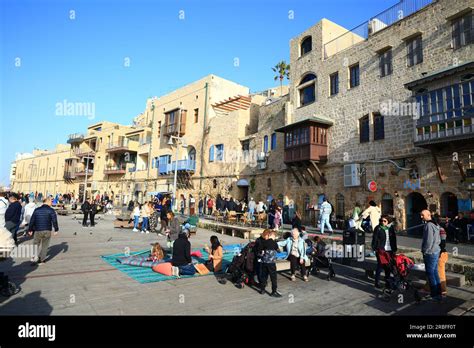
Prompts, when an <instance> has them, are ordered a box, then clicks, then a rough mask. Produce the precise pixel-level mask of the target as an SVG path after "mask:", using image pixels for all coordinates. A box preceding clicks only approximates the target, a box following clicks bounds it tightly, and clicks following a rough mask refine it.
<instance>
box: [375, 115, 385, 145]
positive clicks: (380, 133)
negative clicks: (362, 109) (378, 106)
mask: <svg viewBox="0 0 474 348" xmlns="http://www.w3.org/2000/svg"><path fill="white" fill-rule="evenodd" d="M384 138H385V125H384V117H383V115H380V114H379V113H374V140H382V139H384Z"/></svg>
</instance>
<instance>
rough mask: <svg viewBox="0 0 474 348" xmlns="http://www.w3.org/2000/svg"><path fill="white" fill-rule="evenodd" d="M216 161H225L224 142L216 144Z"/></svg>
mask: <svg viewBox="0 0 474 348" xmlns="http://www.w3.org/2000/svg"><path fill="white" fill-rule="evenodd" d="M216 161H217V162H222V161H224V144H219V145H216Z"/></svg>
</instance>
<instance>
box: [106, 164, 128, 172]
mask: <svg viewBox="0 0 474 348" xmlns="http://www.w3.org/2000/svg"><path fill="white" fill-rule="evenodd" d="M126 172H127V165H126V164H125V163H122V164H119V165H112V166H107V167H105V169H104V174H107V175H114V174H118V175H122V174H125V173H126Z"/></svg>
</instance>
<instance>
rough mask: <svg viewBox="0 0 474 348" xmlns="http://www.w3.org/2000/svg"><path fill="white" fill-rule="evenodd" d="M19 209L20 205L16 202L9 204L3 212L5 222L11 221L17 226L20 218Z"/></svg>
mask: <svg viewBox="0 0 474 348" xmlns="http://www.w3.org/2000/svg"><path fill="white" fill-rule="evenodd" d="M21 209H22V207H21V203H20V202H18V201H16V202H13V203H12V204H10V205H9V206H8V208H7V210H6V211H5V221H11V222H13V223H15V224H19V223H20V218H21Z"/></svg>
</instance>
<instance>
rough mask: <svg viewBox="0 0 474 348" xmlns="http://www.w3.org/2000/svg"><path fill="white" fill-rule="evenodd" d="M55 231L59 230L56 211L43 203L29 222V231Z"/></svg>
mask: <svg viewBox="0 0 474 348" xmlns="http://www.w3.org/2000/svg"><path fill="white" fill-rule="evenodd" d="M53 227H54V230H55V231H58V230H59V227H58V218H57V215H56V212H55V211H54V209H53V208H51V207H50V206H48V205H46V204H43V205H42V206H41V207H39V208H36V209H35V211H34V212H33V215H32V216H31V219H30V223H29V224H28V230H29V231H52V230H53Z"/></svg>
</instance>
